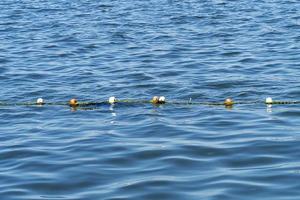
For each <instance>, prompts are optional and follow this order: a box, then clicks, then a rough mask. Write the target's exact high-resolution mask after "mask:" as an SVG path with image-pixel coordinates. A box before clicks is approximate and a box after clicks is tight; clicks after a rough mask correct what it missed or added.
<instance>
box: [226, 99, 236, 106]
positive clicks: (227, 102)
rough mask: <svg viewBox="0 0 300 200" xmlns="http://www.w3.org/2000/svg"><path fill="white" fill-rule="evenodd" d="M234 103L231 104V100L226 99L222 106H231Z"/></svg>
mask: <svg viewBox="0 0 300 200" xmlns="http://www.w3.org/2000/svg"><path fill="white" fill-rule="evenodd" d="M233 104H234V103H233V100H232V99H230V98H228V99H226V100H225V101H224V105H225V106H232V105H233Z"/></svg>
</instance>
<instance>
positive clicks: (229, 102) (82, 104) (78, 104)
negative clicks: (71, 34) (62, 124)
mask: <svg viewBox="0 0 300 200" xmlns="http://www.w3.org/2000/svg"><path fill="white" fill-rule="evenodd" d="M119 103H120V104H147V103H151V104H154V105H160V104H174V105H207V106H225V107H232V106H233V105H235V104H259V103H264V104H266V105H268V106H269V107H270V106H272V105H273V104H300V101H273V99H272V98H271V97H267V98H266V99H265V101H248V102H247V101H240V102H235V101H233V100H232V99H231V98H227V99H225V101H223V102H199V101H192V99H191V98H190V99H189V100H188V101H167V100H166V98H165V97H164V96H154V97H153V98H152V99H151V100H131V99H123V100H122V99H117V98H116V97H109V99H108V100H106V101H95V102H80V101H78V100H77V99H71V100H69V101H68V102H52V103H51V102H46V101H45V100H44V99H43V98H38V99H37V100H36V101H35V102H23V103H22V102H20V103H5V102H0V107H1V106H35V105H39V106H45V105H49V106H50V105H53V106H54V105H57V106H70V107H89V106H100V105H105V104H109V105H114V104H119Z"/></svg>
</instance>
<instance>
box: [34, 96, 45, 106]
mask: <svg viewBox="0 0 300 200" xmlns="http://www.w3.org/2000/svg"><path fill="white" fill-rule="evenodd" d="M36 104H38V105H43V104H45V103H44V99H42V98H38V99H37V100H36Z"/></svg>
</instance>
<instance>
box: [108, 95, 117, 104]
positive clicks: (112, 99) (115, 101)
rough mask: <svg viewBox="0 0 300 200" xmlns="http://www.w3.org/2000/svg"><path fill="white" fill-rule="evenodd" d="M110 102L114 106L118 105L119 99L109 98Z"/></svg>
mask: <svg viewBox="0 0 300 200" xmlns="http://www.w3.org/2000/svg"><path fill="white" fill-rule="evenodd" d="M108 102H109V103H110V104H114V103H117V99H116V97H109V99H108Z"/></svg>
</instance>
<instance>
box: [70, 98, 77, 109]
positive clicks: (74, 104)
mask: <svg viewBox="0 0 300 200" xmlns="http://www.w3.org/2000/svg"><path fill="white" fill-rule="evenodd" d="M69 105H70V106H72V107H75V106H78V102H77V100H76V99H71V100H70V101H69Z"/></svg>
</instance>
